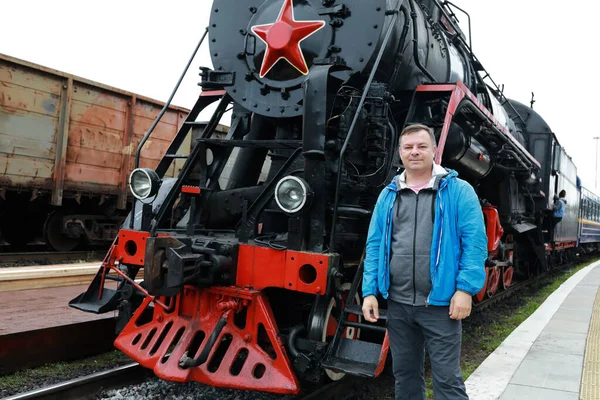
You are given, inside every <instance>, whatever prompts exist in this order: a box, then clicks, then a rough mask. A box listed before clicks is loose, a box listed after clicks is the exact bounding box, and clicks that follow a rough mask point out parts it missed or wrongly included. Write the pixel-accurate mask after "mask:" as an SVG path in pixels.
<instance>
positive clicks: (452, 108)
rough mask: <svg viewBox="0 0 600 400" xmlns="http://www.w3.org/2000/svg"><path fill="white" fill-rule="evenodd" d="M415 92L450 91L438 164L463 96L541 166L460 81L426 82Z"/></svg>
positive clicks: (512, 142) (439, 147)
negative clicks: (446, 82)
mask: <svg viewBox="0 0 600 400" xmlns="http://www.w3.org/2000/svg"><path fill="white" fill-rule="evenodd" d="M415 90H416V91H417V92H452V94H451V97H450V102H449V103H448V110H447V111H446V117H445V118H444V126H443V127H442V134H441V137H440V140H439V143H438V152H437V154H436V158H435V162H436V163H438V164H440V163H441V160H442V154H443V150H444V145H445V144H446V137H447V136H448V130H449V129H450V122H452V117H453V116H454V113H455V112H456V110H457V108H458V105H459V104H460V102H461V101H462V100H463V99H464V98H465V97H467V98H469V100H470V101H471V102H472V103H473V104H475V106H476V107H477V108H479V110H481V112H482V113H483V114H484V115H485V116H486V117H487V118H488V119H489V120H490V122H491V123H493V124H494V126H495V127H496V129H498V131H499V132H500V133H501V134H502V135H504V137H505V138H506V139H507V140H508V141H509V142H510V143H511V145H513V146H515V147H516V148H518V149H520V150H521V151H522V152H523V153H524V154H526V155H527V159H528V160H529V162H531V163H533V164H535V165H537V166H538V168H541V164H540V163H539V161H537V160H536V159H535V158H534V157H533V156H532V155H531V154H529V152H528V151H527V150H526V149H525V148H524V147H523V145H521V143H519V142H518V141H517V139H515V138H514V136H513V135H512V134H511V133H510V132H509V131H508V129H507V128H506V127H505V126H504V125H502V124H501V123H500V122H499V121H498V120H497V119H496V118H495V117H494V115H493V114H492V113H491V112H490V111H489V110H488V109H487V108H485V106H484V105H483V104H482V103H481V102H480V101H479V100H478V99H477V97H476V96H475V95H474V94H473V93H471V91H470V90H469V88H468V87H467V86H465V84H464V83H462V82H461V81H457V82H456V84H441V85H438V84H427V85H421V86H417V88H416V89H415Z"/></svg>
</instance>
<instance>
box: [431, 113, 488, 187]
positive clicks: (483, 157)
mask: <svg viewBox="0 0 600 400" xmlns="http://www.w3.org/2000/svg"><path fill="white" fill-rule="evenodd" d="M443 163H444V164H446V163H447V164H450V165H453V166H455V167H456V169H458V170H460V172H462V173H464V174H467V175H469V176H470V177H472V178H474V179H481V178H483V177H485V176H486V175H487V174H489V173H490V171H491V170H492V167H493V163H492V160H491V158H490V154H489V152H488V151H487V150H486V148H485V147H484V146H483V145H482V144H481V143H479V142H478V141H477V139H475V138H474V137H473V136H471V135H469V134H466V133H465V132H464V131H463V130H462V128H461V127H460V126H459V125H457V124H455V123H452V125H451V126H450V131H449V132H448V138H447V139H446V145H445V147H444V157H443Z"/></svg>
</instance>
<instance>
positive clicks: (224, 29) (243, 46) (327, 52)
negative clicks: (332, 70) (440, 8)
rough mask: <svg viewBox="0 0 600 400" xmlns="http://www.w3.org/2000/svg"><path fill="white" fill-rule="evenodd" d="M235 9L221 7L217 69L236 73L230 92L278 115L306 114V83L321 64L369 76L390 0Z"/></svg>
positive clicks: (243, 3)
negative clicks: (311, 73)
mask: <svg viewBox="0 0 600 400" xmlns="http://www.w3.org/2000/svg"><path fill="white" fill-rule="evenodd" d="M231 6H232V3H231V1H228V0H216V1H214V3H213V7H212V10H211V17H210V28H209V37H210V50H211V51H210V52H211V57H212V62H213V67H214V69H215V70H216V71H217V72H222V73H223V74H229V78H230V79H229V82H230V83H231V84H230V85H229V86H227V87H226V90H227V92H228V93H229V95H230V96H231V97H232V98H233V99H234V100H235V101H236V102H238V103H239V104H241V105H242V106H244V107H245V108H247V109H248V110H250V111H252V112H255V113H258V114H262V115H265V116H270V117H295V116H300V115H302V114H303V112H304V110H303V99H304V90H303V83H304V82H305V81H306V79H307V78H308V76H309V74H310V70H311V68H312V67H313V66H315V65H336V66H338V67H339V68H338V69H345V70H348V71H354V72H360V71H363V70H364V69H365V67H366V66H367V64H368V63H369V61H370V60H371V58H373V57H374V53H375V51H376V50H377V43H378V42H379V41H380V37H381V35H382V30H383V27H384V23H385V21H386V18H387V19H389V17H388V16H386V15H385V14H386V9H387V8H386V1H385V0H370V1H368V2H366V1H363V0H347V1H344V3H343V4H340V5H331V6H330V7H329V6H326V5H324V3H323V2H322V1H321V0H302V1H301V0H266V1H264V0H239V1H236V2H235V6H234V9H232V8H231ZM358 32H361V33H360V34H358ZM343 79H345V78H343Z"/></svg>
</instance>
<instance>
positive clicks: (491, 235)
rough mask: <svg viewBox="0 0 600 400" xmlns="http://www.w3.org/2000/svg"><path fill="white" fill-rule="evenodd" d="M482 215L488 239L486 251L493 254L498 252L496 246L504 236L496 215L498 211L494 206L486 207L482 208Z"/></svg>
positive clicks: (498, 217)
mask: <svg viewBox="0 0 600 400" xmlns="http://www.w3.org/2000/svg"><path fill="white" fill-rule="evenodd" d="M482 210H483V215H484V217H485V228H486V234H487V238H488V251H490V252H493V253H494V254H495V253H497V252H498V246H499V245H500V239H502V235H503V234H504V229H502V225H501V224H500V216H499V215H498V209H497V208H496V207H494V206H490V205H486V206H483V207H482Z"/></svg>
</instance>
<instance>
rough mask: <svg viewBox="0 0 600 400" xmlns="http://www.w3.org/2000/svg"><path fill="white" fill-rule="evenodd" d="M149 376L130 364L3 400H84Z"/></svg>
mask: <svg viewBox="0 0 600 400" xmlns="http://www.w3.org/2000/svg"><path fill="white" fill-rule="evenodd" d="M148 376H150V372H149V370H147V369H145V368H143V367H142V366H141V365H139V364H138V363H131V364H127V365H123V366H121V367H117V368H113V369H110V370H107V371H102V372H97V373H95V374H91V375H87V376H83V377H81V378H76V379H72V380H69V381H66V382H61V383H58V384H56V385H51V386H47V387H43V388H40V389H36V390H32V391H29V392H25V393H20V394H17V395H14V396H11V397H7V398H6V399H5V400H32V399H42V400H50V399H60V400H67V399H86V398H93V395H94V394H95V393H97V392H98V391H100V390H103V389H113V388H119V387H123V386H126V385H129V384H132V383H136V382H140V381H142V380H143V379H144V378H146V377H148Z"/></svg>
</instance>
